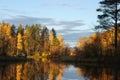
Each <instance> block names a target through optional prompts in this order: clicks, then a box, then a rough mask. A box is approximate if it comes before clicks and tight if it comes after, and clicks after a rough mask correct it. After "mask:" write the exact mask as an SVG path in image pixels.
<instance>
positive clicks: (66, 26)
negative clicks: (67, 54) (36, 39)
mask: <svg viewBox="0 0 120 80" xmlns="http://www.w3.org/2000/svg"><path fill="white" fill-rule="evenodd" d="M99 1H100V0H0V22H2V21H4V22H7V23H10V24H15V25H19V24H20V23H22V24H24V25H26V24H30V25H31V24H36V23H38V24H41V25H45V26H47V27H48V28H49V29H52V28H54V29H55V30H56V32H57V34H61V35H63V37H64V41H65V43H66V44H69V45H70V46H75V45H76V44H77V43H76V42H77V40H78V39H79V38H80V37H83V36H87V37H88V36H90V34H92V33H93V32H94V26H95V25H96V24H97V15H98V13H97V12H96V9H97V8H99Z"/></svg>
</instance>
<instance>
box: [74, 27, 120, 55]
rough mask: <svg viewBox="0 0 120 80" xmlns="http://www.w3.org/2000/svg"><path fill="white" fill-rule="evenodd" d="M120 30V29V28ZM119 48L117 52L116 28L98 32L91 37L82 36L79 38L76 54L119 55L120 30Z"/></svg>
mask: <svg viewBox="0 0 120 80" xmlns="http://www.w3.org/2000/svg"><path fill="white" fill-rule="evenodd" d="M119 31H120V29H119ZM117 39H118V49H117V52H116V53H115V48H114V28H112V29H110V30H107V31H103V32H96V33H94V34H92V35H91V36H90V37H82V38H80V39H79V40H78V42H77V43H78V47H77V48H75V49H76V51H77V52H76V53H77V54H76V55H79V56H82V57H83V56H84V57H100V56H118V55H120V54H119V52H120V32H119V33H118V38H117Z"/></svg>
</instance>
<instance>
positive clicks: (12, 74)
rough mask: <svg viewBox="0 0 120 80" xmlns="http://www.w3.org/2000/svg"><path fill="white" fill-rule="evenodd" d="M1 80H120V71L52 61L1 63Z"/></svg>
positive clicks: (113, 67)
mask: <svg viewBox="0 0 120 80" xmlns="http://www.w3.org/2000/svg"><path fill="white" fill-rule="evenodd" d="M0 80H120V69H119V66H112V67H109V66H107V67H103V66H97V65H96V66H85V65H81V64H80V63H77V64H70V63H69V64H63V63H54V62H50V61H46V62H42V61H32V62H25V63H14V64H13V63H12V64H7V63H4V64H2V63H1V64H0Z"/></svg>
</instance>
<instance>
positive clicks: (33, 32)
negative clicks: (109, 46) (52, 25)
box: [0, 23, 68, 56]
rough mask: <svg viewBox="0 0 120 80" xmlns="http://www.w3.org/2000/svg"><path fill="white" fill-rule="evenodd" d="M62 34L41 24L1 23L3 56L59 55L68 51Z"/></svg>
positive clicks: (0, 34) (0, 40) (0, 46)
mask: <svg viewBox="0 0 120 80" xmlns="http://www.w3.org/2000/svg"><path fill="white" fill-rule="evenodd" d="M67 50H68V47H67V46H65V44H64V40H63V37H62V35H56V31H55V30H54V29H52V30H50V31H49V30H48V28H47V27H46V26H41V25H39V24H34V25H26V26H23V25H22V24H20V25H19V26H15V25H10V24H8V23H0V55H1V56H33V55H36V54H38V55H40V56H47V55H49V56H53V55H56V56H59V55H63V54H64V55H65V53H67Z"/></svg>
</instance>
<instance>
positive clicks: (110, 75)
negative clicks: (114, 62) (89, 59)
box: [78, 66, 120, 80]
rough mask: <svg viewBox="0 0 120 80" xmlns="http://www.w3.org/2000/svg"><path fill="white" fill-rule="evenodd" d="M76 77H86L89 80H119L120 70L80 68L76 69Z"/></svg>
mask: <svg viewBox="0 0 120 80" xmlns="http://www.w3.org/2000/svg"><path fill="white" fill-rule="evenodd" d="M78 75H79V76H82V77H88V78H89V79H90V80H120V68H118V67H117V68H116V67H109V68H103V67H101V68H98V67H88V66H87V67H85V66H82V67H80V68H78Z"/></svg>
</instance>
